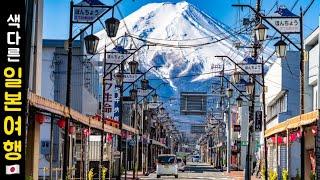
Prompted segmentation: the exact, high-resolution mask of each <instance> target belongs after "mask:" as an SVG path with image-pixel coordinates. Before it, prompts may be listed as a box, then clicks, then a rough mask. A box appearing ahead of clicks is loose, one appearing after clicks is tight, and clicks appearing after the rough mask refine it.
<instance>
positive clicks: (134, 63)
mask: <svg viewBox="0 0 320 180" xmlns="http://www.w3.org/2000/svg"><path fill="white" fill-rule="evenodd" d="M128 64H129V68H130V73H131V74H136V73H137V70H138V66H139V63H138V62H137V61H135V60H132V61H130V62H129V63H128Z"/></svg>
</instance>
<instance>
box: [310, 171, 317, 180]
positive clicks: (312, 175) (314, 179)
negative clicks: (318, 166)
mask: <svg viewBox="0 0 320 180" xmlns="http://www.w3.org/2000/svg"><path fill="white" fill-rule="evenodd" d="M309 178H310V180H316V173H315V172H314V171H310V174H309Z"/></svg>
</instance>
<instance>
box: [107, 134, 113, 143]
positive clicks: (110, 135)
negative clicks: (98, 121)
mask: <svg viewBox="0 0 320 180" xmlns="http://www.w3.org/2000/svg"><path fill="white" fill-rule="evenodd" d="M111 141H112V134H109V133H108V134H107V142H111Z"/></svg>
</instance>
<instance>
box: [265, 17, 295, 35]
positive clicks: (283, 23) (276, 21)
mask: <svg viewBox="0 0 320 180" xmlns="http://www.w3.org/2000/svg"><path fill="white" fill-rule="evenodd" d="M267 19H268V21H269V22H270V23H271V24H272V25H273V26H274V27H275V28H276V29H278V30H279V31H280V32H281V33H284V34H292V33H300V18H299V17H268V18H267Z"/></svg>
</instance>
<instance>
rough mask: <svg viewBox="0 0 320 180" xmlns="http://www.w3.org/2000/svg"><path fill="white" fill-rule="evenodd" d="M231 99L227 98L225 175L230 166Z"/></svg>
mask: <svg viewBox="0 0 320 180" xmlns="http://www.w3.org/2000/svg"><path fill="white" fill-rule="evenodd" d="M230 100H231V97H229V98H228V124H227V128H228V132H227V173H230V165H231V162H230V161H231V137H230V136H231V118H230V116H231V106H230V105H231V102H230Z"/></svg>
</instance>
